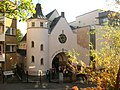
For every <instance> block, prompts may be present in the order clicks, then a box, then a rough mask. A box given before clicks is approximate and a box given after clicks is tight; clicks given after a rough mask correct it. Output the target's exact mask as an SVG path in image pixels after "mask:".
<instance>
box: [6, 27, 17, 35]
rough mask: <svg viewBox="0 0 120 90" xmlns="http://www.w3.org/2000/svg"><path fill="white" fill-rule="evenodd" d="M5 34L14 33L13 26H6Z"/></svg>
mask: <svg viewBox="0 0 120 90" xmlns="http://www.w3.org/2000/svg"><path fill="white" fill-rule="evenodd" d="M6 34H7V35H16V31H15V28H11V27H6Z"/></svg>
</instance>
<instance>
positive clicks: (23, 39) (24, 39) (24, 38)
mask: <svg viewBox="0 0 120 90" xmlns="http://www.w3.org/2000/svg"><path fill="white" fill-rule="evenodd" d="M26 37H27V33H26V34H25V35H24V37H23V38H22V40H21V42H22V41H26Z"/></svg>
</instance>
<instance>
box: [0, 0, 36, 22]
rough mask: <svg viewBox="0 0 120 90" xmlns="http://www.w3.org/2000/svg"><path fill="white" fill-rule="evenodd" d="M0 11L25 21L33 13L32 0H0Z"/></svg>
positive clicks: (7, 15)
mask: <svg viewBox="0 0 120 90" xmlns="http://www.w3.org/2000/svg"><path fill="white" fill-rule="evenodd" d="M0 13H1V14H2V15H6V17H9V18H16V19H19V20H20V21H25V20H27V19H28V18H29V16H31V15H32V14H33V13H35V10H34V5H33V3H32V0H0Z"/></svg>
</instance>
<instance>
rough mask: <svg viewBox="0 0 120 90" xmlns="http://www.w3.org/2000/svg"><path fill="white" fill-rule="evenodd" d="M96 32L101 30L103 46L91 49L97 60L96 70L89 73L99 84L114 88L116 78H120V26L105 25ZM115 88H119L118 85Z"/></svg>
mask: <svg viewBox="0 0 120 90" xmlns="http://www.w3.org/2000/svg"><path fill="white" fill-rule="evenodd" d="M96 32H99V33H98V34H99V35H100V38H99V39H101V46H102V48H101V49H100V50H94V49H92V50H91V51H90V52H91V56H92V57H93V61H94V62H95V70H94V71H92V72H89V73H90V75H91V76H92V80H93V81H95V82H97V83H98V85H100V86H103V84H104V87H105V88H107V89H108V90H110V89H112V90H113V89H114V88H115V84H116V83H117V82H116V80H117V79H119V78H117V75H118V77H120V75H119V73H120V72H119V64H120V27H112V26H103V27H102V28H101V29H98V30H97V31H96ZM91 47H92V46H91ZM91 68H93V65H91ZM118 81H119V80H118ZM115 90H118V87H117V88H116V89H115Z"/></svg>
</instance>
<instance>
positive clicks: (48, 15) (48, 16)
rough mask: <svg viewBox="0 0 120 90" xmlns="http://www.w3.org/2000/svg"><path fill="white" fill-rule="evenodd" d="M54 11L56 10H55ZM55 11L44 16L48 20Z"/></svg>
mask: <svg viewBox="0 0 120 90" xmlns="http://www.w3.org/2000/svg"><path fill="white" fill-rule="evenodd" d="M55 10H56V9H55ZM55 10H53V11H51V12H50V13H48V14H47V15H46V17H47V18H48V19H49V18H50V16H51V15H52V14H53V12H54V11H55Z"/></svg>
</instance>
